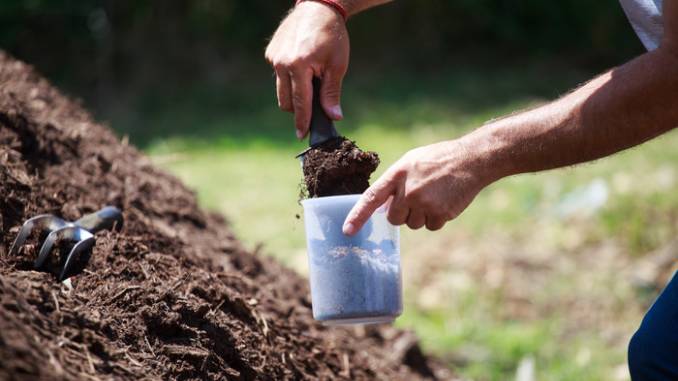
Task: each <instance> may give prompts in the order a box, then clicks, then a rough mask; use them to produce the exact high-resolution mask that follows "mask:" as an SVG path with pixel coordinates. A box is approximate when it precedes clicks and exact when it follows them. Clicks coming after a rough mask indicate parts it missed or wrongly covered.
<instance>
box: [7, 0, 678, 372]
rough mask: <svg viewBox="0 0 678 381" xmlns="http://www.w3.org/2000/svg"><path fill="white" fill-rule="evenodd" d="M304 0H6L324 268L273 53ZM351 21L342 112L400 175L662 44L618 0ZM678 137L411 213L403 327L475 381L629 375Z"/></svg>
mask: <svg viewBox="0 0 678 381" xmlns="http://www.w3.org/2000/svg"><path fill="white" fill-rule="evenodd" d="M290 3H292V0H289V1H270V0H248V1H232V0H231V1H224V0H220V1H217V0H194V1H187V0H183V1H173V2H166V1H160V0H155V1H131V0H125V1H121V0H118V1H113V0H109V1H103V0H99V1H74V0H72V1H68V0H13V1H3V2H2V3H0V46H1V47H2V48H3V49H5V50H7V51H9V52H10V53H11V54H13V55H15V56H17V57H18V58H20V59H22V60H25V61H27V62H29V63H32V64H33V65H35V66H36V67H37V68H38V70H39V71H41V72H42V73H43V74H45V75H46V76H47V77H48V78H49V79H50V80H51V81H53V82H54V83H55V84H56V85H57V86H59V87H60V88H61V89H63V90H64V91H65V92H67V93H69V94H70V95H72V96H74V97H76V98H79V99H81V100H82V102H83V103H84V105H85V106H86V107H87V108H89V109H90V110H92V111H93V112H94V114H95V115H96V117H97V118H98V119H99V120H100V121H104V122H105V123H107V124H109V125H110V126H111V127H112V128H113V129H114V130H115V131H117V133H118V134H119V135H120V136H127V137H128V138H129V140H130V141H131V142H132V143H134V144H135V145H137V146H138V147H139V148H140V149H141V150H144V151H145V152H147V153H148V154H149V155H150V156H151V157H152V158H153V160H154V161H155V162H156V163H157V164H159V165H160V166H162V167H164V168H166V169H167V170H169V171H171V172H173V173H175V174H176V175H177V176H179V177H180V178H182V179H183V180H185V181H186V183H187V184H189V185H190V186H191V187H192V188H193V189H195V190H196V192H197V193H198V195H199V198H200V200H201V202H202V204H203V205H204V206H205V207H207V208H209V209H212V210H216V211H219V212H222V213H224V214H225V215H226V216H227V217H228V218H229V220H230V221H231V223H232V226H233V228H234V230H235V231H236V233H237V234H238V236H239V237H240V238H241V239H242V240H243V241H244V242H245V244H246V245H247V246H249V247H251V248H255V247H258V250H260V252H261V253H264V254H266V255H272V256H275V257H277V258H279V259H281V260H282V261H284V262H285V263H286V264H288V265H289V266H291V267H293V268H295V269H297V270H298V271H300V272H301V273H304V272H306V258H305V245H304V232H303V221H302V220H300V219H298V218H297V214H301V207H300V206H299V204H298V195H299V184H300V182H301V170H300V167H299V163H298V162H297V161H296V159H294V155H295V154H296V153H298V152H300V151H301V150H302V149H303V148H304V145H305V144H304V143H303V142H298V141H296V139H295V138H294V131H293V127H292V116H291V115H290V114H286V113H282V112H280V111H279V110H278V109H277V107H276V100H275V89H274V82H275V81H274V77H273V75H272V70H271V69H270V68H269V67H268V66H267V64H266V63H265V62H264V60H263V52H264V49H265V46H266V44H267V41H268V38H269V36H270V35H271V34H272V32H273V31H274V29H275V27H276V26H277V24H278V23H279V22H280V20H281V18H282V17H283V15H284V14H285V13H286V12H287V10H288V9H289V7H290ZM348 29H349V33H350V35H351V44H352V61H351V66H350V69H349V73H348V76H347V78H346V80H345V82H344V94H343V108H344V114H345V115H346V119H345V121H343V122H341V123H339V124H338V128H339V129H340V131H341V133H343V134H345V135H347V136H348V137H350V138H352V139H354V140H357V142H358V143H359V145H360V146H361V147H362V148H364V149H368V150H374V151H377V152H378V153H379V154H380V155H381V157H382V163H383V164H382V166H381V168H380V169H379V173H381V172H382V171H383V170H384V169H385V168H386V167H387V166H388V165H389V164H390V163H392V162H393V161H395V160H396V159H397V158H398V157H399V156H400V155H402V154H403V153H404V152H405V151H407V150H408V149H411V148H414V147H416V146H419V145H423V144H428V143H432V142H436V141H439V140H443V139H450V138H454V137H456V136H459V135H461V134H463V133H464V132H466V131H469V130H471V129H473V128H475V127H477V126H479V125H481V124H482V123H484V122H485V121H487V120H489V119H491V118H494V117H498V116H501V115H503V114H506V113H510V112H513V111H515V110H519V109H522V108H527V107H531V106H534V105H536V104H539V103H541V102H545V101H547V100H549V99H553V98H555V97H557V96H559V95H560V94H563V93H565V92H567V91H569V90H570V89H572V88H573V87H575V86H577V85H578V84H581V83H582V82H584V81H586V80H587V79H589V78H591V77H592V76H593V75H595V74H597V73H600V72H602V71H603V70H605V69H608V68H611V67H613V66H615V65H618V64H621V63H623V62H625V61H627V60H629V59H631V58H633V57H634V56H635V55H637V54H640V53H641V52H642V51H643V50H642V47H641V45H640V43H639V41H638V39H637V38H636V36H635V35H634V33H633V31H632V29H631V27H630V26H629V25H628V23H627V21H626V19H625V16H624V14H623V12H622V10H621V8H620V6H619V4H618V3H617V1H616V0H601V1H595V2H591V1H588V0H560V1H541V0H455V1H426V2H424V1H416V2H415V1H398V2H395V3H393V4H390V5H387V6H383V7H381V8H378V9H373V10H371V11H368V12H366V13H364V14H361V15H358V16H356V17H355V18H353V19H351V20H350V22H349V26H348ZM677 145H678V134H677V133H676V132H673V133H670V134H668V135H666V136H664V137H662V138H660V139H658V140H656V141H653V142H651V143H648V144H645V145H643V146H642V147H640V148H636V149H633V150H630V151H628V152H625V153H622V154H619V155H616V156H614V157H612V158H608V159H604V160H599V161H598V162H595V163H592V164H587V165H582V166H578V167H576V168H571V169H565V170H557V171H551V172H547V173H543V174H537V175H523V176H517V177H514V178H510V179H506V180H503V181H501V182H499V183H497V184H495V185H493V186H491V187H490V188H489V189H487V190H485V191H483V192H482V194H481V195H480V196H479V197H478V199H477V200H476V202H475V203H474V204H473V205H472V206H471V207H470V208H469V209H468V210H467V211H466V212H465V213H464V214H463V215H462V216H461V217H459V218H458V219H457V220H455V221H453V222H452V223H449V224H448V225H447V226H446V227H445V228H444V229H443V230H442V231H440V232H437V233H430V232H425V231H417V232H412V231H407V230H405V229H404V230H403V242H402V245H403V261H404V266H405V267H404V277H405V280H404V281H405V283H404V287H405V293H406V307H405V313H404V315H403V317H402V318H401V319H399V320H398V323H397V324H398V325H399V326H401V327H406V328H410V329H413V330H415V331H416V332H417V333H418V334H419V335H420V337H421V338H422V342H423V345H424V347H425V348H426V349H427V350H428V351H430V352H433V353H435V354H437V355H438V356H439V357H440V358H441V359H443V361H445V362H446V363H447V364H448V365H449V366H450V367H452V368H454V369H456V371H457V372H458V373H460V374H462V375H464V376H465V377H467V378H469V379H474V380H510V379H517V380H519V381H530V380H532V379H539V380H574V379H576V380H627V379H629V377H628V371H627V366H626V346H627V342H628V340H629V338H630V336H631V335H632V334H633V332H634V330H635V328H636V327H637V326H638V324H639V323H640V320H641V318H642V315H643V313H644V311H645V309H646V308H647V307H648V306H649V305H650V303H651V302H652V301H653V299H654V298H655V297H656V295H657V293H658V291H659V290H660V289H661V288H662V287H663V285H664V284H665V282H666V281H667V279H668V277H669V276H670V275H671V274H672V271H673V268H674V263H675V257H676V254H677V253H678V241H677V240H676V238H675V237H677V236H678V234H677V233H678V193H677V192H675V188H676V181H678V178H677V176H678V169H677V168H676V163H677V162H678V151H676V150H675V147H676V146H677ZM149 196H150V195H149ZM531 374H534V377H531V376H530V375H531Z"/></svg>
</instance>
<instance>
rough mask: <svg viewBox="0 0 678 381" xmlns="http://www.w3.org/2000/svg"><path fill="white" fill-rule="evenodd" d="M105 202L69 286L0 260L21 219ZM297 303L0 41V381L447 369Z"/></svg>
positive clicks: (270, 270) (21, 258) (166, 178)
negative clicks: (110, 217) (116, 222)
mask: <svg viewBox="0 0 678 381" xmlns="http://www.w3.org/2000/svg"><path fill="white" fill-rule="evenodd" d="M252 176H255V174H253V175H252ZM363 185H364V184H363ZM105 205H114V206H117V207H118V208H120V209H121V210H122V211H123V215H124V218H125V225H124V227H123V229H122V231H120V232H109V231H103V232H100V233H97V235H96V246H95V247H94V250H93V252H92V256H91V260H90V261H89V263H88V264H87V266H86V268H85V269H84V271H82V272H81V273H80V274H78V275H76V276H74V277H72V278H70V283H65V284H61V283H59V282H57V280H56V277H55V276H54V274H50V273H48V272H39V271H34V270H33V269H32V261H33V260H34V259H35V255H36V253H35V251H36V250H39V245H38V244H37V243H36V242H31V243H30V244H29V245H27V246H26V247H24V248H22V250H21V251H20V253H19V254H18V255H16V256H10V255H9V253H8V251H9V247H10V245H11V244H12V242H13V240H14V238H15V236H16V234H17V232H18V229H19V227H20V226H21V224H22V223H23V221H25V220H26V219H28V218H30V217H32V216H35V215H38V214H42V213H52V214H55V215H57V216H58V217H61V218H64V219H66V220H69V221H74V220H76V219H78V218H79V217H81V216H82V215H83V214H86V213H91V212H93V211H95V210H98V209H100V208H101V207H103V206H105ZM253 228H256V227H253ZM272 249H273V250H274V249H275V248H272ZM310 307H311V302H310V299H309V290H308V286H307V280H306V279H304V278H302V277H300V276H299V275H297V274H296V273H294V272H293V271H291V270H288V269H287V268H285V267H284V266H282V265H280V264H279V263H278V262H277V261H275V260H273V259H271V258H270V257H268V256H262V255H258V254H256V253H252V252H250V251H248V250H246V249H245V248H244V247H243V245H241V244H240V242H239V241H238V240H237V239H236V238H235V237H234V236H233V235H232V234H231V232H230V229H229V227H228V225H227V223H226V222H225V220H224V219H223V218H222V217H221V216H218V215H215V214H211V213H207V212H205V211H203V210H202V209H200V208H199V207H198V205H197V202H196V198H195V195H194V194H193V193H192V192H191V191H190V190H188V189H187V188H186V187H185V186H184V185H183V184H181V183H180V182H179V181H178V180H177V179H175V178H174V177H172V176H170V175H168V174H166V173H165V172H163V171H161V170H158V169H157V168H155V167H154V166H153V165H152V164H151V163H150V161H149V160H148V159H147V158H146V157H145V156H144V155H142V154H141V153H139V152H138V151H137V150H136V149H134V148H133V147H130V146H129V145H127V144H126V143H125V142H120V141H119V140H118V139H117V138H116V136H115V135H114V134H113V133H112V132H111V131H110V130H108V129H107V128H105V127H103V126H101V125H99V124H97V123H95V122H93V120H92V118H91V117H90V115H89V114H88V113H87V112H86V111H85V110H84V109H83V108H82V107H81V106H79V105H78V103H76V102H73V101H71V100H69V99H68V98H66V97H64V96H62V95H61V94H60V93H59V92H58V91H57V90H56V89H54V88H53V87H51V86H50V85H49V83H47V81H46V80H44V79H42V78H41V77H40V76H38V75H37V74H36V73H35V71H34V70H33V69H32V68H31V67H30V66H28V65H26V64H23V63H21V62H18V61H16V60H14V59H12V58H10V57H8V56H7V55H5V54H4V53H2V52H0V380H87V379H92V380H113V379H115V380H139V379H148V380H287V379H312V380H334V379H344V380H361V379H364V380H367V379H382V380H420V379H431V378H439V379H446V378H451V376H450V374H449V371H447V370H446V369H444V368H443V367H440V366H439V365H438V363H437V362H436V360H435V359H432V358H431V357H428V356H426V355H423V354H422V352H421V350H420V347H419V345H418V342H417V338H416V337H415V336H414V335H413V334H412V333H410V332H407V331H402V330H398V329H395V328H390V327H371V328H354V329H349V328H327V327H324V326H322V325H320V324H318V323H317V322H315V321H314V320H313V318H312V315H311V308H310Z"/></svg>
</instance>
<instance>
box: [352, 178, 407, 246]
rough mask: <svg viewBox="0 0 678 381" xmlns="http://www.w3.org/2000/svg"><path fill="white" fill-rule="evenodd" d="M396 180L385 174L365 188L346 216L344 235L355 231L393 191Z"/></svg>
mask: <svg viewBox="0 0 678 381" xmlns="http://www.w3.org/2000/svg"><path fill="white" fill-rule="evenodd" d="M395 189H396V182H395V180H394V179H393V178H392V177H391V176H387V175H386V174H385V175H383V176H382V177H380V178H379V180H377V181H376V182H375V183H374V184H372V186H371V187H369V188H367V190H366V191H365V193H363V195H362V196H361V197H360V199H359V200H358V202H357V203H356V204H355V206H353V209H351V212H350V213H349V214H348V217H346V221H345V222H344V226H343V230H344V234H346V235H354V234H355V233H357V232H358V231H359V230H360V229H361V228H362V227H363V225H364V224H365V222H367V220H368V219H369V218H370V216H371V215H372V213H374V211H375V210H377V208H379V207H380V206H381V205H382V204H383V203H384V202H386V200H388V198H389V196H391V194H393V193H394V191H395Z"/></svg>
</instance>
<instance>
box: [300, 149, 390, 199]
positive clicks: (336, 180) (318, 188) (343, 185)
mask: <svg viewBox="0 0 678 381" xmlns="http://www.w3.org/2000/svg"><path fill="white" fill-rule="evenodd" d="M377 166H379V156H378V155H377V153H376V152H365V151H362V150H361V149H360V148H358V146H357V145H356V144H355V142H353V141H350V140H348V139H346V138H344V137H338V138H336V139H332V140H329V141H327V142H325V143H323V144H322V145H320V146H318V147H315V148H312V149H311V150H309V151H308V152H307V153H306V154H305V155H304V166H303V170H304V183H305V185H306V190H307V191H308V196H309V197H326V196H338V195H344V194H360V193H363V192H364V191H365V190H366V189H367V188H368V187H369V186H370V175H372V173H373V172H374V171H375V170H376V169H377Z"/></svg>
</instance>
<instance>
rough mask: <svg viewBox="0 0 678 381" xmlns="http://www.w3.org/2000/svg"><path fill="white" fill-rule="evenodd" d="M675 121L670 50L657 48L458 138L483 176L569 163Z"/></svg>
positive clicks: (677, 67)
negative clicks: (556, 96) (536, 105)
mask: <svg viewBox="0 0 678 381" xmlns="http://www.w3.org/2000/svg"><path fill="white" fill-rule="evenodd" d="M676 126H678V56H677V55H676V54H675V53H672V52H667V51H665V50H663V49H659V50H657V51H654V52H651V53H646V54H644V55H643V56H640V57H638V58H636V59H635V60H633V61H631V62H629V63H627V64H626V65H623V66H621V67H619V68H616V69H614V70H611V71H609V72H607V73H605V74H603V75H601V76H600V77H598V78H595V79H594V80H592V81H591V82H589V83H587V84H586V85H584V86H583V87H581V88H579V89H577V90H576V91H574V92H572V93H570V94H568V95H566V96H565V97H563V98H561V99H559V100H557V101H555V102H553V103H550V104H547V105H545V106H542V107H539V108H537V109H534V110H531V111H527V112H523V113H520V114H516V115H513V116H510V117H508V118H504V119H501V120H498V121H495V122H492V123H489V124H487V125H486V126H484V127H481V128H480V129H478V130H476V131H474V132H472V133H471V134H469V135H467V136H465V137H464V138H462V140H463V141H464V142H465V143H466V144H464V146H465V147H467V149H468V150H469V155H473V156H474V157H473V158H472V160H473V161H475V162H478V163H481V165H482V166H483V167H484V168H485V169H486V171H487V172H488V176H489V177H491V179H490V181H493V180H496V179H498V178H501V177H505V176H509V175H513V174H517V173H525V172H536V171H541V170H547V169H552V168H558V167H564V166H569V165H573V164H577V163H582V162H586V161H590V160H595V159H598V158H601V157H604V156H607V155H610V154H613V153H615V152H618V151H621V150H624V149H626V148H629V147H632V146H635V145H638V144H641V143H642V142H645V141H647V140H649V139H652V138H654V137H656V136H658V135H660V134H662V133H664V132H666V131H669V130H671V129H673V128H674V127H676Z"/></svg>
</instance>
